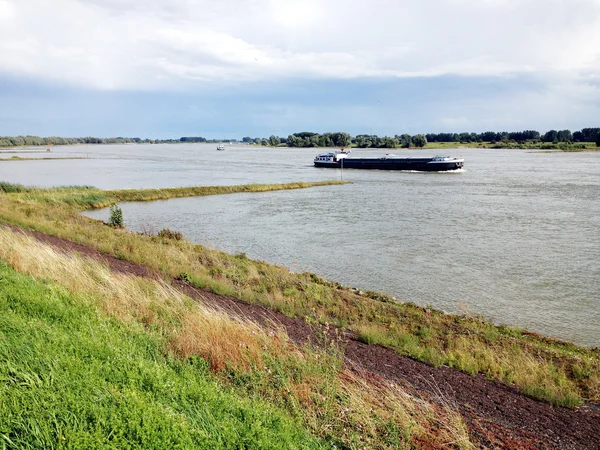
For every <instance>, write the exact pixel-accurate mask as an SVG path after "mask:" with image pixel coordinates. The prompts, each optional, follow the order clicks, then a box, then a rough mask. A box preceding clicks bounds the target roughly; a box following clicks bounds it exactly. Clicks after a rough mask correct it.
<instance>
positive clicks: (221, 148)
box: [217, 144, 225, 152]
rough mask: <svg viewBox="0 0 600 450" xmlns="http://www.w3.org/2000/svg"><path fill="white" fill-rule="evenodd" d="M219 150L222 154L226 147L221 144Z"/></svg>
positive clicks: (218, 146)
mask: <svg viewBox="0 0 600 450" xmlns="http://www.w3.org/2000/svg"><path fill="white" fill-rule="evenodd" d="M217 150H218V151H220V152H222V151H223V150H225V146H224V145H223V144H219V145H217Z"/></svg>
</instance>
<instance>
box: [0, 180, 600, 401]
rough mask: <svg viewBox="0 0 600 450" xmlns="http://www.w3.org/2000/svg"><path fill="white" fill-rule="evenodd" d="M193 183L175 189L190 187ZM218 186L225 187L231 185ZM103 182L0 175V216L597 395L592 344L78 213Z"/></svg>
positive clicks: (440, 353)
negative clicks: (30, 181) (22, 182)
mask: <svg viewBox="0 0 600 450" xmlns="http://www.w3.org/2000/svg"><path fill="white" fill-rule="evenodd" d="M194 189H196V188H194ZM194 189H192V190H191V191H185V190H181V191H176V192H178V193H180V194H181V195H183V193H184V192H197V191H195V190H194ZM198 189H204V188H198ZM225 189H233V190H234V191H235V189H239V187H233V188H225ZM2 192H4V194H3V193H2ZM111 192H112V191H100V190H97V189H95V188H88V187H81V188H56V189H50V190H43V189H32V188H26V187H23V186H18V185H6V184H4V185H3V184H1V183H0V220H4V221H6V222H9V223H13V224H15V225H19V226H24V227H31V228H34V229H36V230H39V231H42V232H45V233H48V234H52V235H56V236H59V237H63V238H66V239H69V240H72V241H74V242H77V243H80V244H84V245H88V246H90V247H92V248H95V249H97V250H100V251H103V252H106V253H109V254H112V255H115V256H117V257H118V258H122V259H126V260H130V261H134V262H138V263H142V264H145V265H147V266H149V267H152V268H154V269H157V270H159V271H161V272H162V273H164V274H165V275H167V276H169V277H180V278H181V277H182V275H184V277H183V279H185V280H186V281H188V282H190V283H191V284H192V285H194V286H196V287H199V288H206V289H209V290H211V291H213V292H215V293H217V294H223V295H231V296H234V297H236V298H239V299H242V300H244V301H247V302H250V303H257V304H261V305H264V306H267V307H269V308H272V309H274V310H276V311H280V312H283V313H284V314H287V315H289V316H295V317H302V318H305V319H306V320H308V321H313V322H316V323H322V324H324V323H329V324H333V325H336V326H339V327H341V328H345V329H349V330H353V331H355V332H356V333H358V335H359V336H360V338H361V339H363V340H364V341H365V342H368V343H373V344H381V345H385V346H387V347H390V348H392V349H394V350H396V351H397V352H398V353H400V354H404V355H408V356H410V357H412V358H415V359H418V360H421V361H424V362H427V363H429V364H432V365H434V366H440V365H448V366H450V367H455V368H457V369H460V370H464V371H465V372H468V373H471V374H476V373H483V374H485V375H487V376H489V377H492V378H495V379H497V380H499V381H502V382H504V383H507V384H510V385H514V386H516V387H517V388H519V389H521V391H522V392H524V393H525V394H527V395H530V396H532V397H534V398H537V399H541V400H545V401H548V402H550V403H552V404H555V405H562V406H576V405H578V404H581V402H582V401H583V400H589V401H596V402H598V401H600V389H599V382H598V380H599V377H600V376H599V374H600V349H598V348H595V349H586V348H582V347H578V346H575V345H573V344H570V343H565V342H559V341H554V340H551V339H547V338H543V337H541V336H538V335H535V334H533V333H528V332H526V331H524V330H520V329H518V328H514V327H506V326H495V325H493V324H491V323H489V322H487V321H485V320H483V319H482V318H481V317H477V316H470V315H464V316H456V315H446V314H442V313H441V312H439V311H436V310H433V309H431V308H422V307H419V306H416V305H414V304H410V303H398V302H396V301H394V300H393V299H391V298H390V297H388V296H386V295H382V294H377V293H374V292H361V291H358V290H356V289H352V288H347V287H344V286H341V285H339V284H337V283H332V282H329V281H327V280H323V279H321V278H320V277H318V276H316V275H314V274H310V273H302V274H296V273H292V272H290V271H289V270H288V269H287V268H285V267H280V266H275V265H271V264H267V263H264V262H260V261H252V260H250V259H248V258H246V257H245V256H244V255H227V254H225V253H223V252H220V251H217V250H211V249H207V248H205V247H203V246H200V245H194V244H192V243H190V242H189V241H186V240H185V239H183V240H173V239H165V238H160V237H157V236H154V237H148V236H142V235H139V234H135V233H131V232H128V231H127V230H113V229H110V228H109V227H106V226H104V225H103V224H102V223H100V222H98V221H93V220H90V219H87V218H84V217H82V216H80V215H79V214H78V212H79V211H80V210H81V209H82V208H83V207H89V206H90V205H104V204H106V203H107V202H113V201H114V200H115V199H116V196H115V195H116V194H114V193H111ZM203 192H213V193H218V192H221V191H220V188H215V189H214V190H208V191H203ZM164 195H167V194H166V193H165V194H164ZM156 196H157V194H156V192H154V191H153V192H152V193H150V194H148V195H146V194H142V195H139V193H136V194H135V195H134V194H128V193H126V194H120V197H119V198H126V199H132V198H134V197H135V198H156Z"/></svg>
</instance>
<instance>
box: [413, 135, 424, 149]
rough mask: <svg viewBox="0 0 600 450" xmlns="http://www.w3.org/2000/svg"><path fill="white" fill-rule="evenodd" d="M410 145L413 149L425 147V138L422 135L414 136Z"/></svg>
mask: <svg viewBox="0 0 600 450" xmlns="http://www.w3.org/2000/svg"><path fill="white" fill-rule="evenodd" d="M412 143H413V144H414V146H415V147H425V146H426V145H427V138H426V137H425V135H424V134H416V135H414V136H413V137H412Z"/></svg>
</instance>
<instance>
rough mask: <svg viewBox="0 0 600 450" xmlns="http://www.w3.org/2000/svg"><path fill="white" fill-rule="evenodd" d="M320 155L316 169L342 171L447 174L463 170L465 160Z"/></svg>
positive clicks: (316, 162) (316, 161)
mask: <svg viewBox="0 0 600 450" xmlns="http://www.w3.org/2000/svg"><path fill="white" fill-rule="evenodd" d="M329 155H331V154H327V155H319V156H317V157H316V158H315V161H314V164H315V167H329V168H335V169H338V168H342V169H372V170H373V169H374V170H416V171H420V172H445V171H449V170H458V169H462V167H463V165H464V160H463V159H458V158H449V157H439V156H436V157H431V158H399V157H396V156H391V157H390V156H384V157H381V158H350V157H343V158H339V159H338V157H337V155H332V157H330V158H328V156H329Z"/></svg>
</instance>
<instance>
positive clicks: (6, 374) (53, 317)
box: [0, 263, 331, 449]
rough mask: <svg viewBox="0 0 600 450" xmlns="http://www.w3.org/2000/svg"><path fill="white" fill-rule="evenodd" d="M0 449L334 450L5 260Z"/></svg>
mask: <svg viewBox="0 0 600 450" xmlns="http://www.w3.org/2000/svg"><path fill="white" fill-rule="evenodd" d="M0 287H1V289H0V447H4V448H165V449H173V448H192V447H194V448H206V449H231V448H271V449H279V448H298V449H300V448H314V449H317V448H331V444H328V443H326V442H324V441H322V440H319V439H318V438H316V437H315V436H313V435H311V433H309V432H307V431H306V430H305V429H304V428H303V427H302V426H301V424H300V423H299V421H298V420H296V419H293V418H291V417H289V415H287V414H286V413H285V412H284V411H281V410H280V409H277V408H276V407H273V406H271V405H269V404H267V402H265V401H260V400H257V399H248V398H243V397H242V396H240V395H238V394H236V393H235V391H234V390H233V389H230V388H226V387H224V386H223V385H222V384H219V383H218V382H217V381H215V380H214V378H213V377H211V375H210V373H209V368H208V364H207V363H206V362H205V361H203V360H202V359H199V358H188V359H187V360H178V359H176V358H174V357H173V356H170V355H168V354H165V353H164V348H165V339H164V337H163V336H161V334H160V333H157V332H151V331H149V330H147V329H146V330H144V329H142V328H141V327H139V326H135V325H134V326H124V325H123V324H121V323H119V322H118V321H116V320H114V319H111V318H108V317H105V316H103V315H102V314H100V313H99V312H98V311H97V309H96V308H94V307H93V305H91V304H89V302H88V301H86V299H85V298H83V299H82V298H77V297H76V296H74V295H71V294H69V293H67V292H66V291H65V290H64V289H61V288H59V287H57V286H54V285H52V284H50V283H43V282H40V281H35V280H33V279H32V278H30V277H27V276H24V275H21V274H18V273H16V272H15V271H14V270H12V269H11V268H9V267H8V266H7V265H6V264H5V263H0Z"/></svg>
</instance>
